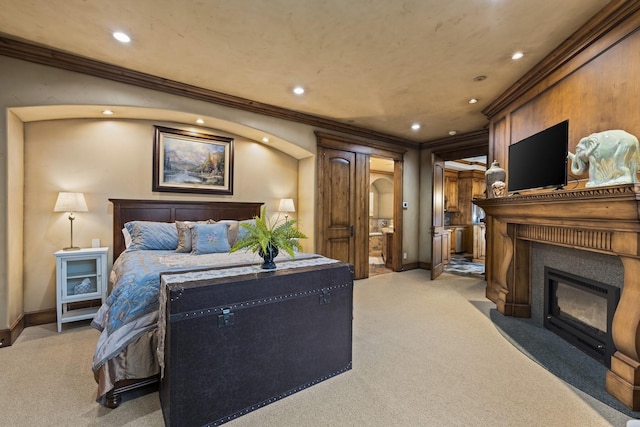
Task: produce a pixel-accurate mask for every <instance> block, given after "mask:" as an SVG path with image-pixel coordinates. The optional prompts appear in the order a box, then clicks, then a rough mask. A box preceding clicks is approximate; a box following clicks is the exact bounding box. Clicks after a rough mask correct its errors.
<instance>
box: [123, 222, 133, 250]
mask: <svg viewBox="0 0 640 427" xmlns="http://www.w3.org/2000/svg"><path fill="white" fill-rule="evenodd" d="M122 236H123V237H124V247H125V249H126V248H128V247H129V246H130V245H131V234H130V233H129V230H127V228H126V227H125V228H123V229H122Z"/></svg>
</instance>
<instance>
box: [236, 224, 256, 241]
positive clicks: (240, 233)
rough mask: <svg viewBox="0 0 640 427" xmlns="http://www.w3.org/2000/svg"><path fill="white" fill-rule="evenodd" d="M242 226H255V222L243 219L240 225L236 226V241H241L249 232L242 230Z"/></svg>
mask: <svg viewBox="0 0 640 427" xmlns="http://www.w3.org/2000/svg"><path fill="white" fill-rule="evenodd" d="M242 224H252V225H256V220H255V219H245V220H242V221H240V223H239V224H238V240H240V239H242V238H243V237H244V236H246V235H248V234H249V230H247V229H246V228H244V227H243V226H242Z"/></svg>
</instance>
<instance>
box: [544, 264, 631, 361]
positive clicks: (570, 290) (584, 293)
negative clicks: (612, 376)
mask: <svg viewBox="0 0 640 427" xmlns="http://www.w3.org/2000/svg"><path fill="white" fill-rule="evenodd" d="M619 299H620V289H619V288H617V287H614V286H610V285H607V284H606V283H601V282H598V281H595V280H591V279H588V278H585V277H580V276H577V275H574V274H571V273H567V272H564V271H560V270H556V269H554V268H551V267H547V266H545V268H544V326H545V327H546V328H547V329H549V330H551V331H553V332H554V333H556V334H558V335H559V336H561V337H562V338H564V339H565V340H567V341H568V342H570V343H571V344H573V345H575V346H576V347H577V348H579V349H581V350H582V351H584V352H585V353H587V354H588V355H589V356H591V357H593V358H594V359H596V360H598V361H599V362H600V363H603V364H604V365H606V366H607V367H611V366H610V365H611V356H612V355H613V353H614V352H615V346H614V343H613V337H612V334H611V330H612V327H611V325H612V322H613V314H614V313H615V310H616V307H617V305H618V301H619Z"/></svg>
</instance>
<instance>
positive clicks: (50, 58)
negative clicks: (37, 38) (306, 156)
mask: <svg viewBox="0 0 640 427" xmlns="http://www.w3.org/2000/svg"><path fill="white" fill-rule="evenodd" d="M0 55H2V56H7V57H11V58H16V59H21V60H24V61H28V62H33V63H37V64H41V65H47V66H50V67H55V68H60V69H63V70H67V71H73V72H78V73H83V74H88V75H91V76H95V77H100V78H104V79H108V80H112V81H116V82H120V83H126V84H130V85H134V86H138V87H143V88H146V89H151V90H156V91H159V92H164V93H169V94H173V95H179V96H184V97H187V98H191V99H197V100H200V101H205V102H210V103H212V104H218V105H223V106H226V107H230V108H235V109H238V110H243V111H249V112H252V113H257V114H262V115H265V116H270V117H275V118H279V119H283V120H287V121H292V122H296V123H302V124H306V125H310V126H315V127H320V128H323V129H327V130H331V131H336V132H341V133H345V134H348V135H353V136H358V137H361V138H366V139H370V140H375V141H379V142H384V143H387V144H393V145H399V146H401V147H415V148H417V147H418V146H419V143H418V142H414V141H411V140H408V139H404V138H400V137H397V136H394V135H389V134H386V133H382V132H377V131H374V130H370V129H365V128H361V127H358V126H353V125H349V124H345V123H340V122H337V121H334V120H330V119H326V118H323V117H318V116H314V115H312V114H306V113H301V112H298V111H294V110H289V109H286V108H281V107H276V106H274V105H270V104H265V103H261V102H258V101H253V100H250V99H246V98H241V97H238V96H233V95H229V94H225V93H222V92H217V91H214V90H210V89H204V88H201V87H197V86H192V85H188V84H185V83H181V82H177V81H175V80H169V79H164V78H161V77H157V76H154V75H151V74H146V73H142V72H139V71H134V70H130V69H127V68H123V67H120V66H117V65H112V64H108V63H105V62H100V61H95V60H92V59H88V58H84V57H80V56H76V55H72V54H70V53H66V52H63V51H60V50H55V49H51V48H48V47H44V46H40V45H36V44H32V43H28V42H24V41H19V40H15V39H11V38H7V37H1V36H0Z"/></svg>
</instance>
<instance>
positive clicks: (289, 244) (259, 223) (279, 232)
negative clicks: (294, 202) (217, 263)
mask: <svg viewBox="0 0 640 427" xmlns="http://www.w3.org/2000/svg"><path fill="white" fill-rule="evenodd" d="M254 219H255V224H252V223H241V224H240V226H241V227H243V228H245V229H246V230H247V232H248V233H247V234H246V235H245V236H244V237H242V238H241V239H239V240H238V241H237V242H236V243H235V244H234V245H233V247H232V248H231V249H230V250H229V252H236V251H238V250H240V249H245V250H246V251H251V252H254V253H255V252H258V251H260V250H261V249H262V251H263V252H266V251H267V246H268V245H269V244H271V245H272V246H275V247H276V248H278V250H281V251H285V252H286V253H287V254H289V256H291V257H292V258H293V257H294V256H295V251H296V250H302V246H301V245H300V242H299V239H306V238H307V236H305V235H304V233H302V232H301V231H300V230H298V228H297V227H294V225H295V224H296V223H297V221H295V220H292V221H285V222H283V223H281V224H278V223H277V222H275V223H271V222H270V221H269V219H268V217H267V208H266V207H263V208H262V210H261V211H260V216H259V217H258V216H256V217H254Z"/></svg>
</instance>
